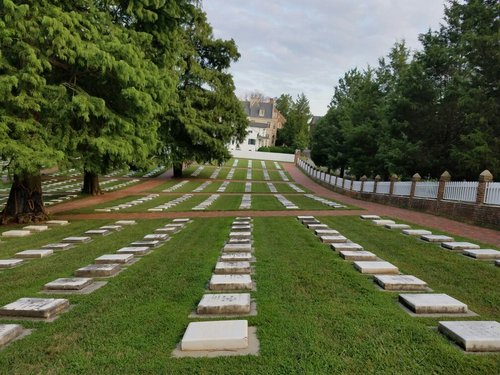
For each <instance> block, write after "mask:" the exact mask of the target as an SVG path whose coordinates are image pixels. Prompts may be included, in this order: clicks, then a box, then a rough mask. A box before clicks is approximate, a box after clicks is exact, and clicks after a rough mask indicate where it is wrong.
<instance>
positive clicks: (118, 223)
mask: <svg viewBox="0 0 500 375" xmlns="http://www.w3.org/2000/svg"><path fill="white" fill-rule="evenodd" d="M115 224H116V225H122V226H123V225H135V224H137V222H136V221H135V220H118V221H117V222H115Z"/></svg>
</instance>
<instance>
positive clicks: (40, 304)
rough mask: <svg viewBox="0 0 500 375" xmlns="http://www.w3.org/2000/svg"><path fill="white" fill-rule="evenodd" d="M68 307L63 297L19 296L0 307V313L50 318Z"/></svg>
mask: <svg viewBox="0 0 500 375" xmlns="http://www.w3.org/2000/svg"><path fill="white" fill-rule="evenodd" d="M68 307H69V301H68V300H67V299H63V298H20V299H18V300H17V301H15V302H12V303H9V304H8V305H5V306H4V307H2V308H1V309H0V315H5V316H22V317H33V318H44V319H50V318H52V317H54V316H55V315H57V314H59V313H60V312H62V311H64V310H66V309H67V308H68Z"/></svg>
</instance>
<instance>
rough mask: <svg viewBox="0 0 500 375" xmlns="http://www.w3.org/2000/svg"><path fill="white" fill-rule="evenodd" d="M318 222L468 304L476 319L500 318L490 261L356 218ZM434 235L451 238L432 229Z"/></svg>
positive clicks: (496, 274) (498, 276) (499, 293)
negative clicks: (475, 258) (477, 258)
mask: <svg viewBox="0 0 500 375" xmlns="http://www.w3.org/2000/svg"><path fill="white" fill-rule="evenodd" d="M319 219H320V220H321V222H322V223H325V224H328V225H329V226H330V227H331V228H332V229H336V230H338V231H339V232H340V233H342V234H343V235H344V236H346V237H348V238H349V239H350V240H351V241H354V242H357V243H359V244H360V245H362V246H363V247H364V248H365V249H366V250H367V251H371V252H373V253H375V254H376V255H378V256H379V257H380V258H382V259H384V260H386V261H388V262H391V263H393V264H394V265H396V266H397V267H398V268H399V270H400V272H401V273H403V274H407V275H413V276H416V277H418V278H420V279H422V280H424V281H425V282H427V283H428V285H429V287H430V288H432V289H433V290H434V291H435V292H436V293H446V294H449V295H450V296H452V297H454V298H456V299H458V300H460V301H461V302H463V303H465V304H467V305H468V307H469V309H470V310H472V311H474V312H476V313H478V314H480V316H479V317H477V318H474V319H475V320H488V319H493V320H499V319H500V291H499V289H498V288H497V287H496V286H497V285H498V283H499V282H500V274H499V272H498V271H499V269H498V267H495V265H494V264H493V262H486V261H478V260H474V259H472V258H469V257H466V256H464V255H462V254H461V252H453V251H449V250H446V249H443V248H442V247H441V246H440V245H439V244H432V243H428V242H425V241H422V240H419V239H418V238H415V237H413V236H406V235H403V234H401V231H399V230H390V229H386V228H383V227H378V226H376V225H374V224H372V223H371V222H369V221H364V220H361V219H359V218H358V217H344V218H342V219H339V218H334V217H328V218H319ZM398 222H399V221H398ZM413 226H414V227H416V228H417V227H418V228H421V227H420V226H416V225H413ZM433 233H436V234H446V235H450V234H447V233H443V232H441V231H435V230H434V231H433ZM451 237H454V238H455V240H456V241H466V242H472V243H478V242H477V241H474V240H471V239H467V238H465V237H458V236H453V235H451ZM478 244H479V245H481V247H482V248H491V246H488V245H487V244H484V243H478ZM395 298H396V297H395ZM426 319H428V318H426ZM437 320H442V319H436V321H437Z"/></svg>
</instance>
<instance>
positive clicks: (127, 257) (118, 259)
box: [94, 254, 134, 264]
mask: <svg viewBox="0 0 500 375" xmlns="http://www.w3.org/2000/svg"><path fill="white" fill-rule="evenodd" d="M133 260H134V255H133V254H104V255H101V256H100V257H99V258H96V259H95V260H94V262H95V263H96V264H113V263H118V264H130V263H131V262H132V261H133Z"/></svg>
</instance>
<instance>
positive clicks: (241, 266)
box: [214, 261, 252, 275]
mask: <svg viewBox="0 0 500 375" xmlns="http://www.w3.org/2000/svg"><path fill="white" fill-rule="evenodd" d="M251 271H252V269H251V267H250V263H249V262H244V261H242V262H217V263H216V265H215V269H214V273H216V274H222V275H230V274H250V272H251Z"/></svg>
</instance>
